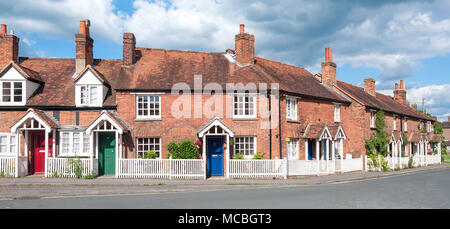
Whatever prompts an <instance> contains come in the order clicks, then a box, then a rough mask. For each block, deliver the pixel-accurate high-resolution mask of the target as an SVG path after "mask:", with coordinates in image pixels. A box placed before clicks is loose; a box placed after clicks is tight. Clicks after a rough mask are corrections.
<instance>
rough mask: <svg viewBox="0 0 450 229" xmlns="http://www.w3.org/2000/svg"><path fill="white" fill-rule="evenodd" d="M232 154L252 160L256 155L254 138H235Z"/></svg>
mask: <svg viewBox="0 0 450 229" xmlns="http://www.w3.org/2000/svg"><path fill="white" fill-rule="evenodd" d="M234 153H235V154H243V155H244V158H248V159H251V158H253V156H254V155H255V154H256V137H250V136H248V137H235V138H234Z"/></svg>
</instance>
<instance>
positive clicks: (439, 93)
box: [378, 84, 450, 121]
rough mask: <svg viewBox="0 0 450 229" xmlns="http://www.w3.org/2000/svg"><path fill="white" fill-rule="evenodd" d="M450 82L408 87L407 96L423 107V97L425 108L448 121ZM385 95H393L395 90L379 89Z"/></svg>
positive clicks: (420, 107)
mask: <svg viewBox="0 0 450 229" xmlns="http://www.w3.org/2000/svg"><path fill="white" fill-rule="evenodd" d="M449 91H450V84H443V85H429V86H425V87H420V88H412V89H408V90H407V92H406V97H407V100H408V102H410V104H413V103H416V104H417V106H418V108H419V109H422V98H423V99H424V105H425V110H426V111H427V112H428V113H430V112H431V114H432V115H436V116H437V117H438V119H439V120H440V121H446V120H447V117H448V116H450V96H448V95H449ZM378 92H380V93H383V94H385V95H389V96H393V90H378Z"/></svg>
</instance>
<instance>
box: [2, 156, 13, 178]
mask: <svg viewBox="0 0 450 229" xmlns="http://www.w3.org/2000/svg"><path fill="white" fill-rule="evenodd" d="M0 173H2V174H3V175H4V176H7V177H14V176H15V174H16V158H15V157H0Z"/></svg>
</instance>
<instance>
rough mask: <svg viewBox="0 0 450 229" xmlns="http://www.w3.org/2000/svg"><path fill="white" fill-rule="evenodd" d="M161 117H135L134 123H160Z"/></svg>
mask: <svg viewBox="0 0 450 229" xmlns="http://www.w3.org/2000/svg"><path fill="white" fill-rule="evenodd" d="M161 120H162V119H161V117H136V119H134V121H161Z"/></svg>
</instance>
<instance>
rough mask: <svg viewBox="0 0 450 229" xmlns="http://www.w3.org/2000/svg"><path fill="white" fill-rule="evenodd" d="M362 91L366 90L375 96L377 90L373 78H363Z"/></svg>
mask: <svg viewBox="0 0 450 229" xmlns="http://www.w3.org/2000/svg"><path fill="white" fill-rule="evenodd" d="M364 91H366V92H367V93H368V94H369V95H371V96H376V94H377V91H376V88H375V80H374V79H372V78H365V79H364Z"/></svg>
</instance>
